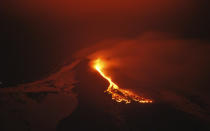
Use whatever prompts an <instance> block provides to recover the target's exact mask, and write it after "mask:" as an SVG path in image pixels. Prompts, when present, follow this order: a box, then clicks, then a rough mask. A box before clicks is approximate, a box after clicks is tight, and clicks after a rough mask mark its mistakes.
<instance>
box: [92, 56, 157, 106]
mask: <svg viewBox="0 0 210 131" xmlns="http://www.w3.org/2000/svg"><path fill="white" fill-rule="evenodd" d="M93 67H94V69H95V70H97V71H98V72H99V74H100V75H101V76H102V77H103V78H104V79H106V80H107V81H108V82H109V86H108V88H107V90H106V91H105V92H107V93H109V94H111V95H112V99H113V100H115V101H117V102H123V101H124V102H125V103H126V104H128V103H131V101H136V102H139V103H152V102H153V101H152V100H151V99H146V98H144V97H141V96H139V95H137V94H135V93H134V92H132V91H130V90H126V89H121V88H119V86H118V85H117V84H115V83H114V82H113V81H112V79H111V77H109V76H107V75H106V74H105V73H104V70H103V69H104V67H105V63H104V62H103V61H102V60H101V59H97V60H95V61H94V64H93Z"/></svg>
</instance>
